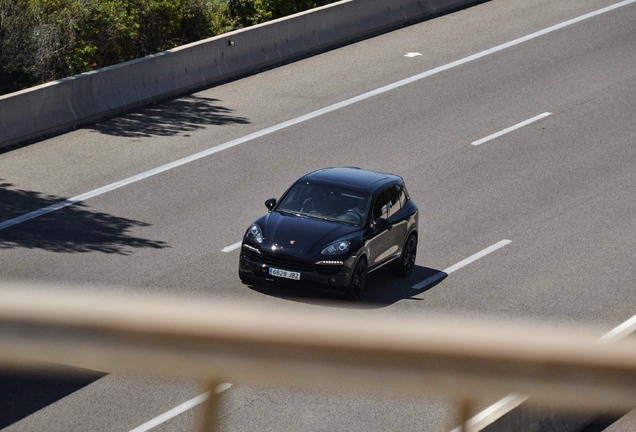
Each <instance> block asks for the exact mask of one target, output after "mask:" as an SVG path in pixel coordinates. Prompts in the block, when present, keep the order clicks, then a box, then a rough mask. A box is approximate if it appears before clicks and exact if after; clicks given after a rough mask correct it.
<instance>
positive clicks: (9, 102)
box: [0, 0, 483, 148]
mask: <svg viewBox="0 0 636 432" xmlns="http://www.w3.org/2000/svg"><path fill="white" fill-rule="evenodd" d="M481 1H483V0H344V1H341V2H338V3H334V4H331V5H327V6H324V7H321V8H317V9H313V10H311V11H307V12H303V13H300V14H296V15H293V16H290V17H286V18H282V19H279V20H275V21H271V22H268V23H265V24H260V25H258V26H254V27H250V28H247V29H242V30H238V31H234V32H231V33H226V34H224V35H221V36H217V37H214V38H211V39H206V40H203V41H200V42H196V43H192V44H189V45H184V46H182V47H179V48H175V49H173V50H170V51H165V52H161V53H158V54H154V55H151V56H148V57H144V58H141V59H137V60H133V61H130V62H126V63H122V64H119V65H115V66H110V67H107V68H103V69H99V70H96V71H93V72H88V73H84V74H80V75H75V76H73V77H70V78H65V79H62V80H60V81H55V82H51V83H47V84H44V85H41V86H37V87H34V88H31V89H27V90H24V91H21V92H16V93H11V94H8V95H5V96H0V148H2V147H6V146H9V145H12V144H16V143H19V142H22V141H26V140H30V139H34V138H38V137H42V136H46V135H49V134H54V133H59V132H64V131H66V130H69V129H71V128H73V127H75V126H79V125H81V124H85V123H90V122H93V121H96V120H99V119H103V118H106V117H109V116H112V115H115V114H118V113H122V112H124V111H127V110H130V109H133V108H136V107H139V106H142V105H145V104H148V103H150V102H154V101H157V100H161V99H165V98H169V97H172V96H176V95H179V94H184V93H187V92H189V91H192V90H195V89H197V88H201V87H204V86H208V85H211V84H215V83H219V82H222V81H225V80H228V79H232V78H234V77H237V76H241V75H244V74H248V73H250V72H253V71H256V70H259V69H263V68H266V67H271V66H275V65H278V64H281V63H283V62H286V61H290V60H294V59H298V58H301V57H303V56H307V55H310V54H313V53H316V52H320V51H324V50H326V49H329V48H332V47H336V46H338V45H342V44H344V43H347V42H352V41H355V40H358V39H360V38H364V37H366V36H369V35H372V34H375V33H378V32H382V31H386V30H390V29H393V28H397V27H399V26H401V25H404V24H405V23H407V22H410V21H417V20H422V19H425V18H427V17H430V16H433V15H435V14H439V13H443V12H446V11H448V10H451V9H453V8H458V7H463V6H468V5H470V4H473V3H479V2H481ZM230 41H232V42H234V45H233V46H230Z"/></svg>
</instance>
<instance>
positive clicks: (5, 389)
mask: <svg viewBox="0 0 636 432" xmlns="http://www.w3.org/2000/svg"><path fill="white" fill-rule="evenodd" d="M66 369H67V371H66V372H65V373H58V374H44V373H38V372H33V371H29V372H25V371H20V372H17V371H7V370H5V371H2V372H0V395H2V397H1V398H0V429H4V428H5V427H7V426H9V425H11V424H13V423H15V422H18V421H20V420H22V419H23V418H26V417H28V416H29V415H31V414H33V413H34V412H36V411H39V410H41V409H42V408H45V407H47V406H49V405H51V404H52V403H54V402H57V401H58V400H60V399H62V398H64V397H66V396H68V395H70V394H72V393H74V392H76V391H77V390H80V389H81V388H83V387H86V386H87V385H89V384H91V383H93V382H95V381H96V380H98V379H100V378H101V377H103V376H105V375H106V374H105V373H102V372H93V371H88V370H83V369H75V368H71V367H68V368H66ZM77 372H79V373H77Z"/></svg>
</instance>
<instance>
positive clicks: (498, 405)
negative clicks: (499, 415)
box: [451, 394, 528, 432]
mask: <svg viewBox="0 0 636 432" xmlns="http://www.w3.org/2000/svg"><path fill="white" fill-rule="evenodd" d="M527 399H528V396H520V395H516V394H509V395H508V396H506V397H505V398H503V399H501V400H500V401H499V402H495V403H494V404H492V405H491V406H489V407H488V408H486V409H485V410H483V411H482V412H480V413H479V414H477V415H476V416H475V417H473V418H471V419H469V420H468V421H467V422H466V426H468V427H469V428H471V427H473V426H475V425H476V424H477V423H479V422H480V421H482V420H484V419H485V418H486V417H488V416H489V415H491V414H492V413H494V412H495V411H497V410H499V409H502V408H506V412H508V411H510V409H511V408H512V407H514V408H516V407H518V406H519V405H521V404H522V403H523V402H525V401H526V400H527ZM459 431H461V427H457V428H455V429H453V430H452V431H451V432H459Z"/></svg>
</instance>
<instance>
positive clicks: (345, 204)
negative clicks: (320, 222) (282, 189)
mask: <svg viewBox="0 0 636 432" xmlns="http://www.w3.org/2000/svg"><path fill="white" fill-rule="evenodd" d="M368 207H369V197H368V196H367V195H364V194H361V193H360V192H356V191H348V190H346V189H340V188H338V187H332V186H325V185H319V184H312V183H307V182H303V183H296V184H295V185H294V186H293V187H292V188H291V190H290V191H289V192H288V193H287V194H286V195H285V196H284V197H283V199H282V200H281V201H280V203H279V204H278V206H277V207H276V211H277V212H286V213H292V214H295V215H298V216H306V217H313V218H319V219H325V220H331V221H336V222H341V223H345V224H347V225H355V226H361V225H362V224H363V223H364V220H365V218H366V216H367V211H368Z"/></svg>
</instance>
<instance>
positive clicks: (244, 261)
mask: <svg viewBox="0 0 636 432" xmlns="http://www.w3.org/2000/svg"><path fill="white" fill-rule="evenodd" d="M355 260H356V256H355V255H354V256H350V257H348V258H346V259H345V260H343V264H342V265H341V266H340V267H339V268H338V269H332V270H331V271H328V272H326V271H325V270H326V269H325V268H323V270H322V271H317V270H316V268H317V267H318V266H317V265H316V264H315V263H314V262H309V261H308V262H306V263H305V265H304V266H302V267H307V266H311V267H312V269H311V270H309V269H307V268H305V269H301V268H299V266H294V264H293V263H292V264H280V263H271V262H267V261H269V260H267V259H263V257H262V256H260V257H259V256H257V255H256V254H254V253H250V251H249V250H248V251H246V250H245V248H244V247H243V245H241V256H240V259H239V274H240V275H241V276H242V277H244V278H254V279H259V280H263V281H275V282H276V281H280V282H287V283H291V284H304V283H310V284H318V285H319V286H320V288H321V289H324V290H327V291H334V292H344V290H345V287H346V286H348V285H349V282H350V281H351V275H352V268H353V265H354V264H355ZM264 261H265V262H264ZM270 268H276V269H281V270H287V271H292V272H297V273H300V280H293V279H287V278H281V277H277V276H273V275H270V274H269V269H270Z"/></svg>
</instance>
